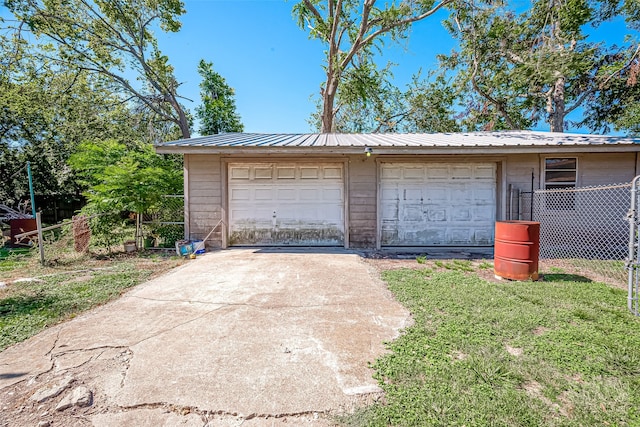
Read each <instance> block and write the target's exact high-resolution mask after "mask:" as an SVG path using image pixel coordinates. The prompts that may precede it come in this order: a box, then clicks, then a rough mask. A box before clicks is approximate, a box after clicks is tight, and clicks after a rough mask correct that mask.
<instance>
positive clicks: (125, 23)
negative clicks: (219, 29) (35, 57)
mask: <svg viewBox="0 0 640 427" xmlns="http://www.w3.org/2000/svg"><path fill="white" fill-rule="evenodd" d="M6 5H7V7H8V8H9V10H10V11H11V12H13V14H14V15H15V16H16V17H17V18H18V19H19V20H20V21H21V22H23V23H24V24H26V25H27V26H28V28H29V30H30V31H32V32H33V34H34V35H36V36H37V37H38V38H39V39H41V40H42V42H43V43H45V44H46V45H47V49H46V50H42V51H41V52H40V54H41V55H46V56H47V58H48V59H49V60H50V61H52V62H54V63H56V64H57V65H59V66H61V67H65V68H69V69H73V70H78V71H86V72H90V73H95V74H98V75H100V76H101V77H102V78H104V80H105V81H106V82H108V83H109V84H110V85H111V88H112V90H114V91H116V92H119V93H121V94H123V95H124V96H125V98H126V99H129V100H133V101H135V102H136V103H137V104H138V106H139V108H141V109H145V110H147V111H148V113H149V114H151V115H152V116H155V117H157V118H160V119H161V120H164V121H168V122H171V123H173V124H175V125H176V126H178V128H179V129H180V132H181V134H182V137H183V138H189V137H190V135H191V130H190V119H189V117H188V114H187V113H186V111H185V109H184V107H183V106H182V104H181V103H180V99H181V97H180V95H179V94H178V87H179V83H178V82H177V81H176V79H175V76H174V73H173V72H174V70H173V67H172V66H171V65H170V63H169V58H168V57H167V56H166V55H163V54H162V52H161V51H160V48H159V46H158V43H157V40H156V38H155V36H154V34H153V31H154V29H155V28H156V27H157V28H159V29H161V30H162V31H169V32H177V31H179V29H180V26H181V24H180V21H178V18H179V17H180V15H182V14H183V13H184V12H185V11H184V7H183V3H182V2H181V1H179V0H47V1H41V0H7V1H6ZM131 73H134V75H135V80H133V81H132V80H131V79H130V78H129V77H128V76H130V75H131ZM136 80H137V81H136Z"/></svg>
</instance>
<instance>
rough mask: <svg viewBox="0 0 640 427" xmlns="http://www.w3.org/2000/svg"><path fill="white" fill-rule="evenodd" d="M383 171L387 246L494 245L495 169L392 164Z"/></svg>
mask: <svg viewBox="0 0 640 427" xmlns="http://www.w3.org/2000/svg"><path fill="white" fill-rule="evenodd" d="M381 170H382V173H381V185H380V211H381V244H382V245H385V246H432V245H461V246H466V245H488V244H491V243H492V241H493V228H494V222H495V211H496V178H495V177H496V165H495V164H493V163H470V164H460V163H427V164H423V165H418V164H415V163H413V164H411V163H404V164H403V163H387V164H383V165H381Z"/></svg>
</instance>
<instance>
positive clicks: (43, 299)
mask: <svg viewBox="0 0 640 427" xmlns="http://www.w3.org/2000/svg"><path fill="white" fill-rule="evenodd" d="M57 303H58V298H54V297H51V296H42V295H16V296H13V297H10V298H5V299H2V300H0V316H30V315H33V314H36V313H38V312H40V313H41V312H42V311H43V310H45V309H51V308H52V307H54V306H56V305H57Z"/></svg>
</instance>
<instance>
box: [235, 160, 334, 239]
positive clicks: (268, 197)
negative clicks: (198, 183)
mask: <svg viewBox="0 0 640 427" xmlns="http://www.w3.org/2000/svg"><path fill="white" fill-rule="evenodd" d="M228 179H229V245H230V246H233V245H256V246H282V245H290V246H307V245H313V246H337V245H343V244H344V223H345V221H344V171H343V164H342V163H320V164H318V163H315V164H313V163H251V164H248V163H230V164H229V174H228Z"/></svg>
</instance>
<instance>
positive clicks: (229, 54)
mask: <svg viewBox="0 0 640 427" xmlns="http://www.w3.org/2000/svg"><path fill="white" fill-rule="evenodd" d="M297 1H299V0H288V1H286V0H184V3H185V9H186V14H185V15H183V16H182V17H181V22H182V29H181V30H180V31H179V32H178V33H163V32H161V31H159V30H158V32H157V33H156V36H157V38H158V42H159V46H160V50H161V51H162V52H163V53H164V54H166V55H167V56H168V57H169V61H170V63H171V64H172V65H173V66H174V68H175V74H176V78H177V80H178V81H179V82H180V83H181V86H180V90H179V93H180V94H181V95H182V96H184V97H186V98H189V99H190V100H191V101H188V100H184V105H185V106H186V107H187V108H188V109H189V110H191V112H192V113H195V108H196V106H198V105H199V104H200V89H199V87H198V85H199V84H200V80H201V78H200V76H199V75H198V73H197V66H198V62H199V61H200V59H204V60H206V61H209V62H213V65H214V69H215V70H216V71H217V72H219V73H220V74H221V75H222V76H223V77H224V78H225V79H226V80H227V83H228V84H229V85H230V86H231V87H233V88H234V89H235V92H236V105H237V111H238V113H239V114H240V116H241V118H242V122H243V123H244V125H245V131H246V132H264V133H278V132H283V133H305V132H311V131H313V129H312V128H311V126H310V125H309V123H308V122H307V120H308V118H309V116H310V115H311V113H312V112H313V111H314V110H315V101H314V100H312V99H311V98H312V96H315V98H316V99H317V95H318V94H319V90H320V84H321V83H322V81H323V80H324V73H323V69H322V65H323V63H324V55H323V50H324V46H323V45H322V44H321V43H320V42H319V41H317V40H311V39H309V38H308V33H307V32H305V31H303V30H301V29H300V28H299V27H298V25H297V23H296V21H295V20H294V19H293V16H292V14H291V9H292V7H293V5H294V4H295V3H297ZM381 2H382V0H381ZM509 2H510V4H516V2H517V4H518V5H519V6H520V7H523V8H524V7H527V6H528V5H529V4H530V0H509ZM7 15H8V12H7V10H6V9H5V8H4V7H0V16H3V17H8V16H7ZM446 17H447V12H446V11H441V12H439V13H438V14H436V15H434V16H432V17H429V18H427V19H425V20H423V21H420V22H417V23H415V24H414V25H413V27H412V30H411V34H410V37H409V38H408V39H407V40H406V41H404V42H403V43H402V44H397V43H391V42H390V43H387V44H386V45H385V46H384V48H383V50H382V52H381V56H380V58H379V63H380V64H381V65H385V64H386V63H387V62H389V61H390V62H392V63H394V64H396V66H395V67H394V68H393V74H394V78H395V84H396V85H397V86H398V87H400V88H404V87H405V85H406V84H407V83H409V81H410V80H411V77H412V75H414V74H415V73H417V72H418V71H419V70H420V69H422V70H423V75H424V74H426V72H427V71H429V70H431V69H434V68H435V67H436V66H437V62H436V55H437V54H439V53H448V52H450V51H451V49H453V48H454V47H455V45H456V43H455V41H454V40H453V39H452V38H451V36H450V35H449V33H448V32H447V31H446V30H445V29H444V28H443V27H442V24H441V21H442V20H443V19H445V18H446ZM627 33H628V31H627V28H626V25H625V23H624V21H623V20H621V19H617V20H616V21H614V22H612V23H606V24H605V25H603V26H602V27H601V29H599V30H598V33H597V34H595V33H594V34H592V35H591V36H590V40H589V41H593V42H598V41H602V40H606V42H607V44H611V43H618V44H622V43H623V40H624V36H625V34H627ZM636 36H638V35H637V34H636ZM538 129H539V130H548V125H546V124H544V123H543V124H541V125H540V127H539V128H538ZM195 130H197V123H196V126H195ZM572 131H578V132H585V130H580V129H578V130H575V129H574V130H572ZM196 134H197V132H195V133H194V136H195V135H196Z"/></svg>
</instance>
